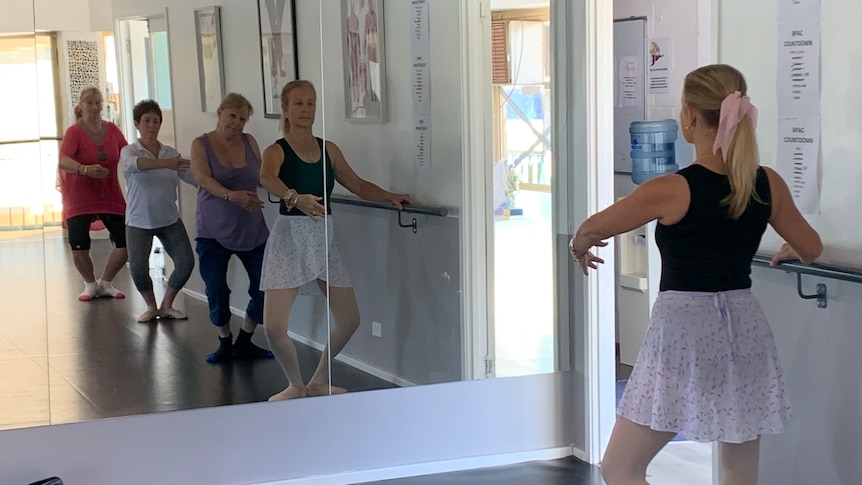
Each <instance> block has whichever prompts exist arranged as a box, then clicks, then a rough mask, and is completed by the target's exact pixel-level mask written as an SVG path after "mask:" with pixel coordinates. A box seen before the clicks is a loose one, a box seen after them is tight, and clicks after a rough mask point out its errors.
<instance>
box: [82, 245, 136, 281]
mask: <svg viewBox="0 0 862 485" xmlns="http://www.w3.org/2000/svg"><path fill="white" fill-rule="evenodd" d="M128 259H129V252H128V251H126V248H114V249H113V250H112V251H111V254H109V255H108V261H107V262H106V263H105V270H104V271H103V272H102V278H101V279H103V280H106V281H114V276H117V273H119V272H120V270H121V269H123V265H124V264H126V261H128ZM90 264H91V266H92V261H91V262H90Z"/></svg>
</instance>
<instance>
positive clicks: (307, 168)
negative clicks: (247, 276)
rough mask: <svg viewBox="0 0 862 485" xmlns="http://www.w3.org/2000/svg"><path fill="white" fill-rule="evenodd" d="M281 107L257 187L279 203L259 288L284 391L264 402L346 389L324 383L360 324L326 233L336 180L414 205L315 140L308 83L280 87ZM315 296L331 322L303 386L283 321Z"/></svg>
mask: <svg viewBox="0 0 862 485" xmlns="http://www.w3.org/2000/svg"><path fill="white" fill-rule="evenodd" d="M281 110H282V116H283V121H284V137H283V138H281V139H279V140H277V141H276V142H275V143H273V144H272V145H270V146H269V147H267V148H266V150H265V151H264V153H263V164H262V166H261V170H260V183H261V185H263V187H264V188H265V189H266V190H268V191H269V192H270V193H272V194H275V195H277V196H278V197H280V198H281V204H280V208H279V214H280V215H279V216H278V219H276V221H275V224H274V225H273V228H272V234H271V235H270V238H269V242H268V243H267V248H266V254H265V256H264V270H263V277H262V279H261V289H263V290H264V291H265V292H266V299H265V304H264V313H263V318H264V322H265V324H264V330H265V331H266V339H267V341H268V342H269V345H270V347H271V348H272V350H273V352H274V353H275V356H276V358H277V359H278V362H279V364H281V368H282V369H283V370H284V373H285V375H286V376H287V381H288V387H287V388H285V389H284V390H283V391H281V392H279V393H278V394H275V395H274V396H272V397H270V398H269V400H270V401H278V400H284V399H293V398H299V397H306V396H319V395H324V394H336V393H342V392H344V391H345V390H344V389H342V388H339V387H335V386H332V385H331V383H330V382H329V362H330V360H331V359H333V358H335V356H336V355H338V353H339V352H340V351H341V349H343V348H344V346H345V345H347V342H348V340H350V337H351V336H352V335H353V333H354V332H355V331H356V329H357V328H358V327H359V307H358V305H357V303H356V295H355V294H354V292H353V285H352V284H351V282H350V275H349V274H348V272H347V265H346V264H345V262H344V258H343V255H342V251H341V246H340V245H339V244H338V242H337V240H336V237H335V235H333V232H332V231H333V226H332V219H331V218H329V217H328V216H329V214H331V208H330V207H329V206H324V205H323V204H324V203H325V201H326V200H327V199H328V198H329V196H330V194H332V189H333V188H334V187H335V182H336V181H337V182H338V183H340V184H341V185H343V186H344V187H345V188H347V190H349V191H350V192H352V193H354V194H356V195H357V196H359V197H361V198H363V199H365V200H371V201H376V202H389V203H392V205H393V206H395V207H397V208H398V209H401V208H402V204H412V203H413V198H411V197H410V196H409V195H407V194H396V193H393V192H389V191H387V190H384V189H382V188H380V187H378V186H377V185H375V184H373V183H371V182H369V181H367V180H364V179H362V178H360V177H359V176H358V175H357V174H356V172H354V171H353V169H352V168H350V165H348V164H347V160H346V159H345V158H344V154H343V153H342V152H341V150H340V149H339V148H338V146H336V145H335V143H332V142H331V141H328V140H327V141H326V142H324V140H323V139H321V138H318V137H316V136H314V132H313V131H312V126H313V125H314V117H315V113H316V110H317V93H316V91H315V89H314V85H313V84H311V83H310V82H309V81H305V80H297V81H291V82H289V83H287V84H286V85H285V86H284V89H282V91H281ZM327 287H328V288H327ZM327 289H328V291H327ZM320 291H322V292H323V293H324V294H326V295H327V296H328V297H329V307H330V309H331V310H332V315H333V318H334V324H333V326H332V328H331V329H330V332H329V335H330V338H329V345H327V347H326V348H325V349H324V351H323V353H322V355H321V356H320V361H319V362H318V364H317V368H316V369H315V371H314V374H313V375H312V376H311V378H310V379H309V380H308V382H307V383H306V382H305V381H303V379H302V373H301V372H300V368H299V359H298V357H297V354H296V347H295V346H294V344H293V341H292V340H291V338H290V337H289V336H288V335H287V328H288V320H289V317H290V310H291V308H292V307H293V302H294V301H295V300H296V297H297V295H299V294H308V293H314V292H320Z"/></svg>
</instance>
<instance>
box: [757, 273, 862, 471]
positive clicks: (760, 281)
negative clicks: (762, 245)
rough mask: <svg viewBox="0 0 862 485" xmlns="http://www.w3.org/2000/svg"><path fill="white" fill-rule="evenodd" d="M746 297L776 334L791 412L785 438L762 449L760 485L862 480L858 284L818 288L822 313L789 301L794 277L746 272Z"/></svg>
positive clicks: (806, 281) (861, 295) (861, 305)
mask: <svg viewBox="0 0 862 485" xmlns="http://www.w3.org/2000/svg"><path fill="white" fill-rule="evenodd" d="M752 279H753V282H754V286H753V291H754V294H755V295H756V296H757V298H758V299H759V300H760V303H761V305H762V306H763V309H764V311H765V312H766V316H767V317H768V318H769V322H770V324H771V326H772V331H773V333H774V334H775V340H776V343H777V344H778V353H779V356H780V358H781V361H782V364H783V366H784V377H785V380H786V382H787V387H788V390H789V394H790V403H791V406H792V408H793V412H792V417H791V418H790V421H789V422H788V423H787V427H786V430H785V432H784V434H781V435H776V436H769V437H765V438H764V439H763V443H762V444H761V448H760V449H761V451H760V456H761V463H760V478H759V480H758V482H757V483H759V484H762V485H810V484H812V483H823V484H827V483H828V484H851V483H859V477H860V476H862V373H860V369H862V352H859V345H860V343H862V325H860V324H859V323H860V319H859V315H860V314H862V285H860V284H858V283H846V282H840V281H835V280H825V279H821V278H814V277H810V276H805V277H803V285H804V288H805V289H806V290H808V291H810V290H811V289H813V288H814V285H815V284H816V283H825V284H826V285H827V289H828V292H829V299H828V307H827V308H826V309H818V308H817V304H816V303H815V302H814V301H813V300H802V299H801V298H799V297H797V296H796V278H795V275H793V274H786V273H784V272H782V271H776V270H772V269H765V268H756V269H754V271H753V274H752Z"/></svg>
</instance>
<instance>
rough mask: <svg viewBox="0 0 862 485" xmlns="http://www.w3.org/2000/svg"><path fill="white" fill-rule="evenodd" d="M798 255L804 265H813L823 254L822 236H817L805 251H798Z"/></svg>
mask: <svg viewBox="0 0 862 485" xmlns="http://www.w3.org/2000/svg"><path fill="white" fill-rule="evenodd" d="M796 254H797V255H798V256H799V260H800V261H801V262H802V264H811V263H813V262H814V260H816V259H817V258H819V257H820V255H821V254H823V241H821V240H820V236H819V235H816V236H815V238H814V241H812V242H811V244H810V245H807V247H805V248H803V249H797V250H796Z"/></svg>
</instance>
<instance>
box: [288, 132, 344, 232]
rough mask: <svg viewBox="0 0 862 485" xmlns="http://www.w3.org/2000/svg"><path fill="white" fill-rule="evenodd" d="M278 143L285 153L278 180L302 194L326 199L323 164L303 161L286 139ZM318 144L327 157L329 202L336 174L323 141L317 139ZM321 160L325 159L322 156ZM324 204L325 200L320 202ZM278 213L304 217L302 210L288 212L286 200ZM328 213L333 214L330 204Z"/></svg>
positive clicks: (327, 208)
mask: <svg viewBox="0 0 862 485" xmlns="http://www.w3.org/2000/svg"><path fill="white" fill-rule="evenodd" d="M276 143H278V145H279V146H280V147H281V149H282V151H284V160H283V161H282V162H281V168H280V169H279V170H278V178H279V179H280V180H281V181H282V182H284V185H287V186H288V187H290V188H291V189H293V190H295V191H297V192H298V193H300V194H313V195H316V196H318V197H324V187H323V164H322V163H320V160H318V161H316V162H314V163H308V162H305V161H303V160H302V159H301V158H299V156H298V155H297V154H296V152H294V151H293V148H291V147H290V143H288V142H287V140H285V139H284V138H279V139H278V140H276ZM317 144H318V145H320V153H321V154H325V155H326V157H325V158H326V195H325V197H324V200H327V201H328V200H329V196H330V195H332V189H333V188H334V187H335V173H334V172H333V171H332V159H331V158H329V153H326V151H325V150H324V149H323V140H322V139H320V138H317ZM321 158H324V157H323V155H321ZM320 203H321V204H323V203H324V201H323V200H321V201H320ZM278 213H279V214H281V215H284V216H304V215H305V214H303V213H302V211H301V210H299V209H297V208H296V207H294V208H293V209H291V210H290V211H288V210H287V205H286V204H285V202H284V200H282V201H281V202H280V203H279V208H278ZM326 213H327V214H332V209H330V207H329V204H326Z"/></svg>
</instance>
